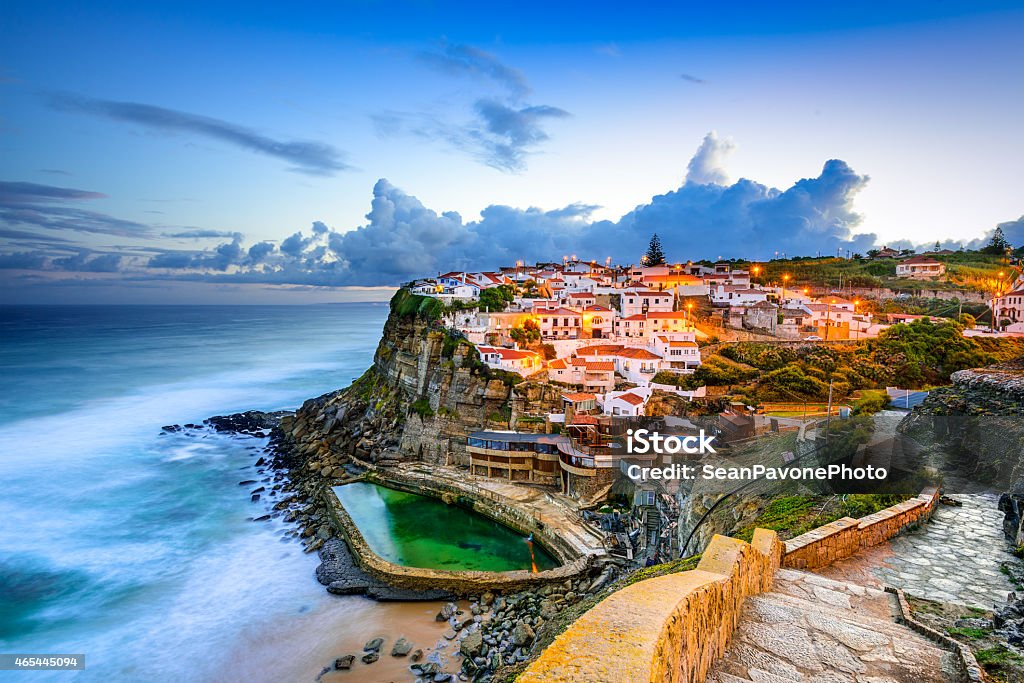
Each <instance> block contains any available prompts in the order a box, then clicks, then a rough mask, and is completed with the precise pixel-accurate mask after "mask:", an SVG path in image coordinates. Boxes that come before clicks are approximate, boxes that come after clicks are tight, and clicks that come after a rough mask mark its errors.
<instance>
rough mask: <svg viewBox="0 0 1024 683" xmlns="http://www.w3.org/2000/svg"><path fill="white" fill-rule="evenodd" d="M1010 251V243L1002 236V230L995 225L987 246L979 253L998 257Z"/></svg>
mask: <svg viewBox="0 0 1024 683" xmlns="http://www.w3.org/2000/svg"><path fill="white" fill-rule="evenodd" d="M1012 249H1013V247H1012V246H1010V243H1009V242H1008V241H1007V240H1006V235H1004V234H1003V228H1002V227H1001V226H998V225H997V226H996V229H995V232H993V233H992V239H991V240H990V241H989V243H988V246H986V247H985V248H984V249H982V250H981V251H982V252H984V253H986V254H996V255H1000V254H1005V253H1006V252H1007V251H1010V250H1012Z"/></svg>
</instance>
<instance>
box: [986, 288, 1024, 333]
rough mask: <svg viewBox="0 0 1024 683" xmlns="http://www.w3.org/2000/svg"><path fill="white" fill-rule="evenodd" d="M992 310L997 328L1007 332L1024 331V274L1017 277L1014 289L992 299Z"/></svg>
mask: <svg viewBox="0 0 1024 683" xmlns="http://www.w3.org/2000/svg"><path fill="white" fill-rule="evenodd" d="M992 310H993V311H994V312H995V323H996V324H995V326H996V327H997V328H1003V329H1004V331H1006V332H1024V275H1021V276H1020V277H1019V278H1017V281H1016V282H1015V283H1014V286H1013V289H1012V291H1009V292H1007V293H1006V294H1003V295H1002V296H999V297H996V298H995V299H993V300H992ZM1007 321H1008V324H1006V325H1005V326H1004V322H1007Z"/></svg>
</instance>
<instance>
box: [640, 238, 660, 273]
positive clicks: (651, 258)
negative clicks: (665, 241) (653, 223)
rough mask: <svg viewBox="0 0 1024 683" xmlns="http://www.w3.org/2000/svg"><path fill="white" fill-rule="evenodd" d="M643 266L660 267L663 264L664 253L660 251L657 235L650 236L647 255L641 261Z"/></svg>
mask: <svg viewBox="0 0 1024 683" xmlns="http://www.w3.org/2000/svg"><path fill="white" fill-rule="evenodd" d="M643 262H644V265H645V266H661V265H664V264H665V252H664V251H662V250H661V240H660V239H659V238H658V233H654V234H653V235H651V242H650V244H648V245H647V253H646V254H644V259H643Z"/></svg>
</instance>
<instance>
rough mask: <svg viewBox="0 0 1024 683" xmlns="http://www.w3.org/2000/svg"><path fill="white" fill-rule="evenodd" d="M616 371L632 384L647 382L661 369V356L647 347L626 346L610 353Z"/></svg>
mask: <svg viewBox="0 0 1024 683" xmlns="http://www.w3.org/2000/svg"><path fill="white" fill-rule="evenodd" d="M612 364H613V365H614V367H615V372H617V373H618V374H619V375H621V376H622V377H625V378H626V380H627V381H629V382H632V383H633V384H647V383H648V382H650V381H651V379H652V378H653V377H654V375H656V374H657V373H658V370H660V369H661V356H659V355H658V354H656V353H654V352H653V351H650V350H649V349H645V348H641V347H637V346H626V347H623V348H622V349H621V350H619V351H616V352H615V353H614V354H613V355H612Z"/></svg>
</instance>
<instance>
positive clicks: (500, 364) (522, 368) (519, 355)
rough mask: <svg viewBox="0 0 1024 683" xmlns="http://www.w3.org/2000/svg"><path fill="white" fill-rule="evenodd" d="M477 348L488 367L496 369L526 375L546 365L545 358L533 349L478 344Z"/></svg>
mask: <svg viewBox="0 0 1024 683" xmlns="http://www.w3.org/2000/svg"><path fill="white" fill-rule="evenodd" d="M476 348H477V351H479V352H480V360H482V361H483V362H484V363H485V364H486V365H487V367H490V368H494V369H496V370H507V371H508V372H515V373H518V374H520V375H522V376H523V377H526V376H528V375H532V374H533V373H535V372H537V371H538V370H540V369H541V368H543V367H544V361H543V359H541V357H540V355H539V354H537V353H535V352H533V351H524V350H522V349H506V348H504V347H500V346H477V347H476Z"/></svg>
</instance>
